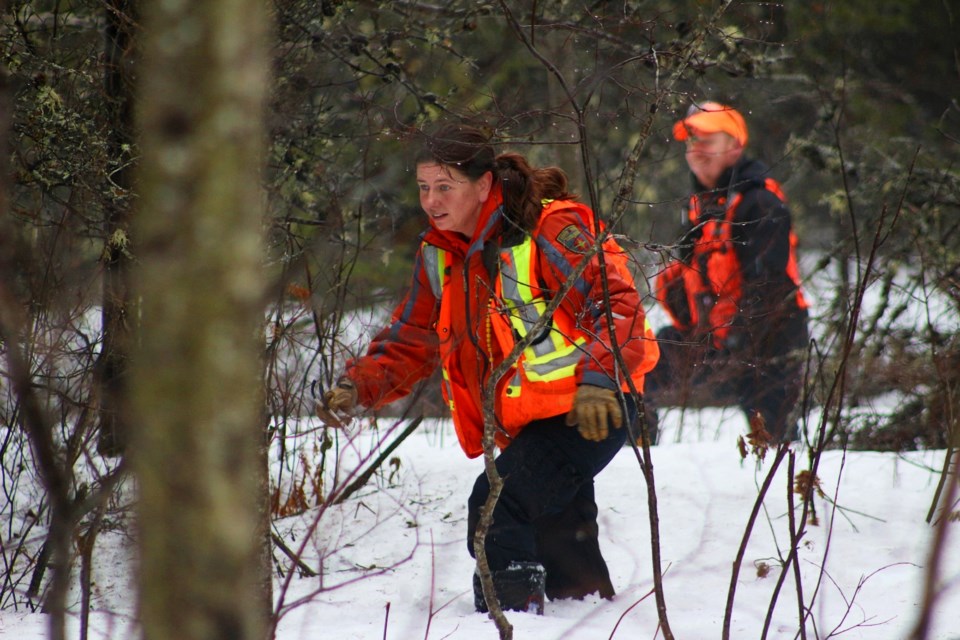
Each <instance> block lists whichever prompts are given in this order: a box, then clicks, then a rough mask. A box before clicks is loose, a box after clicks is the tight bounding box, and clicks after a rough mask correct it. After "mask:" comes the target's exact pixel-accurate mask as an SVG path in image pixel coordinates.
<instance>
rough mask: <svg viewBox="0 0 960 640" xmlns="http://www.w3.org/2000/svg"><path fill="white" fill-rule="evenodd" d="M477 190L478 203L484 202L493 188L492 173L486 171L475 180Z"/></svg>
mask: <svg viewBox="0 0 960 640" xmlns="http://www.w3.org/2000/svg"><path fill="white" fill-rule="evenodd" d="M477 188H478V190H479V195H480V202H486V201H487V198H489V197H490V191H491V189H492V188H493V172H492V171H487V172H486V173H484V174H483V175H482V176H480V178H479V179H477Z"/></svg>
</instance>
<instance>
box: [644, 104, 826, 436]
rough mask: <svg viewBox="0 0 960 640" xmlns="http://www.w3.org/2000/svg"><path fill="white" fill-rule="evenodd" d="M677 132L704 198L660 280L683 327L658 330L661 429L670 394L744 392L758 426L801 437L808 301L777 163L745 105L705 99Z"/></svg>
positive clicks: (658, 287) (652, 414)
mask: <svg viewBox="0 0 960 640" xmlns="http://www.w3.org/2000/svg"><path fill="white" fill-rule="evenodd" d="M673 135H674V138H676V139H677V140H678V141H681V142H683V143H685V145H686V160H687V164H688V166H689V167H690V171H691V174H692V177H693V195H692V196H691V197H690V200H689V205H688V209H687V226H686V232H685V234H684V236H683V239H682V240H681V241H680V243H679V244H678V245H676V248H677V254H676V255H675V258H676V259H675V260H672V261H670V262H668V264H667V265H666V267H665V268H664V270H663V271H662V272H661V273H660V275H659V276H658V278H657V281H656V283H655V287H654V288H655V295H656V297H657V299H658V301H659V302H660V303H661V305H662V306H663V307H664V308H665V309H666V311H667V313H668V314H669V316H670V318H671V320H672V322H673V324H672V326H669V327H665V328H663V329H661V330H660V331H659V332H658V333H657V338H658V341H659V342H660V349H661V358H660V362H659V363H658V364H657V367H656V368H655V369H654V370H653V371H652V372H651V373H650V374H649V375H648V376H647V388H646V402H647V414H648V419H649V420H650V421H651V425H652V426H654V428H655V425H656V422H657V420H656V417H657V413H656V407H657V405H658V403H660V402H661V401H662V400H663V399H664V396H665V395H666V394H668V393H669V394H670V395H672V396H674V397H677V395H678V393H677V392H678V391H679V392H680V393H679V396H680V397H684V396H686V397H689V396H690V395H692V394H697V393H706V394H708V395H710V396H719V397H732V398H733V399H734V401H735V402H736V403H737V404H738V405H739V406H740V408H741V409H742V410H743V411H744V413H745V414H746V415H747V418H748V420H749V423H750V425H751V429H752V430H754V431H759V427H761V426H762V427H764V428H765V430H766V431H767V432H768V433H769V434H770V435H771V436H772V438H773V439H774V441H792V440H796V439H798V438H799V434H798V430H797V424H796V419H795V416H794V415H793V410H794V408H795V405H796V402H797V399H798V397H799V392H800V386H801V382H802V380H801V370H802V369H801V365H800V362H801V360H800V359H799V358H798V353H799V352H802V350H803V349H804V348H805V347H806V345H807V342H808V340H809V334H808V329H807V306H808V305H807V302H806V300H805V299H804V296H803V293H802V292H801V290H800V277H799V272H798V269H797V258H796V253H795V246H796V243H797V241H796V237H795V236H794V233H793V230H792V224H791V219H790V211H789V209H788V208H787V204H786V198H785V196H784V194H783V192H782V190H781V189H780V187H779V185H778V184H777V183H776V182H775V181H774V180H773V179H772V178H771V177H770V175H769V169H768V168H767V166H766V165H764V164H763V163H762V162H760V161H758V160H754V159H751V158H748V157H746V156H745V155H744V149H745V147H746V145H747V140H748V131H747V125H746V122H745V121H744V119H743V116H742V115H741V114H740V113H739V112H738V111H737V110H736V109H733V108H731V107H728V106H726V105H722V104H718V103H716V102H704V103H701V104H699V105H694V106H693V107H691V108H690V110H689V112H688V113H687V116H686V117H685V118H683V119H682V120H680V121H679V122H677V123H676V124H675V125H674V129H673ZM652 430H655V429H652Z"/></svg>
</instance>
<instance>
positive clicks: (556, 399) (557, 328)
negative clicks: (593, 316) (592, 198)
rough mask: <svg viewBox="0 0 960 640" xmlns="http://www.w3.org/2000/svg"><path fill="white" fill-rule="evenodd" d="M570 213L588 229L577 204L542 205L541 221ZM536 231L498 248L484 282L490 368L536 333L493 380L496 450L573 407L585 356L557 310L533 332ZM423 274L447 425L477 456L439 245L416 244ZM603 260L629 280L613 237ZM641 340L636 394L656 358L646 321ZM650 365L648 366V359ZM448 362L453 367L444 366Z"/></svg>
mask: <svg viewBox="0 0 960 640" xmlns="http://www.w3.org/2000/svg"><path fill="white" fill-rule="evenodd" d="M570 209H575V210H577V211H578V212H579V213H580V215H581V217H582V218H583V219H584V223H585V224H589V225H590V227H589V228H590V229H592V228H593V227H592V222H593V214H592V212H591V211H590V209H589V208H588V207H586V206H584V205H581V204H580V203H576V202H570V201H556V202H552V201H548V202H546V203H545V207H544V209H543V212H542V214H541V218H540V221H541V223H542V221H543V220H544V219H546V217H547V216H548V215H550V214H551V213H553V212H555V211H559V210H570ZM536 236H537V232H536V231H535V232H534V234H533V235H532V236H531V235H528V236H526V237H525V238H524V240H523V242H521V243H520V244H518V245H516V246H513V247H503V248H501V250H500V252H499V267H500V268H499V273H498V276H497V277H496V279H495V281H494V282H492V283H491V285H492V289H493V295H492V296H490V298H489V302H488V305H487V309H486V312H485V315H484V320H483V326H482V327H481V329H480V333H481V335H480V336H479V338H480V341H481V342H482V343H483V344H484V346H485V347H486V349H487V351H488V352H489V353H494V354H497V356H498V357H496V358H494V361H495V363H499V362H500V361H501V360H502V359H503V358H505V357H506V356H507V355H508V354H509V353H510V352H511V351H512V350H513V348H514V346H515V345H516V344H517V342H519V341H521V340H523V339H525V338H526V337H527V336H529V335H531V333H532V332H534V331H536V337H535V338H534V340H533V341H532V342H531V343H530V344H529V345H528V346H527V347H526V348H525V349H524V350H523V351H522V352H521V354H520V356H519V358H518V359H517V360H516V362H514V364H513V365H512V366H511V367H510V368H509V370H508V371H507V373H506V375H504V376H503V377H502V378H501V379H500V381H499V382H498V383H497V388H496V399H495V403H494V409H495V413H496V416H497V419H498V421H499V426H500V427H501V428H502V430H503V432H505V434H506V436H509V437H506V436H504V435H503V434H502V433H498V434H497V445H498V446H500V447H501V448H503V447H505V446H506V445H507V444H509V441H510V438H511V437H513V436H515V435H517V434H518V433H519V432H520V430H521V429H522V428H523V427H524V426H526V425H527V424H529V423H530V422H531V421H533V420H537V419H542V418H548V417H551V416H556V415H562V414H564V413H567V412H568V411H570V409H571V408H572V407H573V398H574V394H575V392H576V389H577V379H576V374H577V367H578V365H579V363H580V361H581V359H582V358H583V357H584V352H583V350H582V346H583V345H584V344H586V343H587V342H588V341H589V340H590V338H589V336H587V335H585V334H584V333H583V332H582V331H581V330H580V329H579V328H578V324H577V322H576V320H575V319H574V318H572V317H571V316H570V314H569V313H568V312H567V311H566V310H565V309H564V308H563V307H558V308H557V309H556V311H555V312H554V313H553V316H552V317H551V319H550V322H548V323H547V324H545V325H544V326H543V327H541V328H540V329H536V327H535V325H536V323H537V322H538V320H540V318H541V317H542V316H543V315H544V313H545V311H546V307H547V305H548V304H549V302H550V298H549V293H550V292H548V291H544V290H543V289H541V287H540V285H539V282H540V278H539V276H538V269H539V264H540V262H539V256H538V253H539V251H540V249H539V247H538V245H537V241H536ZM421 254H422V255H423V259H424V265H425V269H426V272H427V275H428V278H429V279H430V286H431V289H433V293H434V296H435V297H436V298H437V299H438V300H439V301H440V310H439V319H438V322H437V333H438V335H439V336H440V365H441V369H442V373H443V383H442V390H443V397H444V400H445V401H446V402H447V405H448V406H449V408H450V411H451V414H452V416H453V421H454V426H455V427H456V430H457V435H458V437H459V438H460V441H461V444H462V445H463V446H464V449H465V450H466V451H467V453H468V455H469V454H470V453H471V451H476V449H475V447H476V445H477V444H478V443H479V435H480V434H478V433H477V429H478V426H479V427H480V431H481V432H482V424H483V420H482V410H481V408H480V407H477V406H476V403H477V399H476V398H475V397H473V395H472V394H471V393H470V391H469V388H468V386H467V385H464V384H461V383H460V380H461V378H462V376H461V374H460V373H459V371H457V370H455V367H456V365H457V363H456V362H454V363H451V359H453V358H455V357H456V353H457V346H456V345H455V344H453V341H451V340H445V337H446V336H447V335H449V334H450V327H451V325H452V317H451V316H452V314H462V313H464V310H463V309H462V308H459V307H458V308H453V307H454V306H455V304H453V303H451V300H452V299H453V298H454V296H451V295H444V290H445V289H446V287H447V286H448V285H449V284H450V279H451V275H450V274H451V271H452V269H450V266H451V265H450V264H449V262H450V260H451V259H452V254H451V253H450V252H448V251H445V250H443V249H441V248H439V247H436V246H433V245H430V244H428V243H424V244H423V246H422V247H421ZM604 259H605V261H606V262H607V264H608V265H610V267H612V268H614V269H616V270H617V271H618V273H619V274H621V275H622V276H626V277H627V278H629V282H633V279H632V276H630V274H629V271H628V270H627V256H626V255H625V254H624V252H623V250H622V249H620V247H619V246H618V245H617V244H616V242H614V241H613V240H612V239H611V240H608V241H607V242H606V243H605V245H604ZM644 337H645V338H646V339H647V340H648V342H647V343H646V344H648V345H649V346H648V347H647V350H646V351H645V353H644V362H643V363H642V364H641V365H639V366H638V367H637V368H636V370H635V371H634V372H632V373H631V375H630V378H631V379H632V380H633V383H634V385H635V387H636V389H637V390H638V391H642V389H643V377H644V373H645V372H646V371H649V370H650V369H652V368H653V366H654V364H655V363H656V361H657V358H658V357H659V350H658V349H657V348H656V340H655V337H654V334H653V330H652V329H651V327H650V325H649V323H648V322H646V321H645V324H644ZM648 361H649V362H648ZM451 364H453V365H454V366H453V367H451ZM621 387H622V388H623V389H624V390H625V391H628V392H629V383H627V381H626V380H622V381H621Z"/></svg>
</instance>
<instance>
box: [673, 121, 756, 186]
mask: <svg viewBox="0 0 960 640" xmlns="http://www.w3.org/2000/svg"><path fill="white" fill-rule="evenodd" d="M686 145H687V164H688V165H689V166H690V171H692V172H693V175H695V176H697V180H699V181H700V184H702V185H703V186H705V187H709V188H711V189H712V188H713V187H715V186H717V180H719V179H720V176H721V175H723V172H724V171H726V169H727V168H728V167H732V166H733V165H734V164H735V163H736V162H737V160H738V159H739V158H740V155H741V154H742V153H743V147H741V146H740V143H738V142H737V140H736V138H734V137H733V136H730V135H728V134H726V133H724V132H722V131H717V132H716V133H703V132H701V131H698V130H696V129H692V130H691V131H690V137H689V138H687V140H686Z"/></svg>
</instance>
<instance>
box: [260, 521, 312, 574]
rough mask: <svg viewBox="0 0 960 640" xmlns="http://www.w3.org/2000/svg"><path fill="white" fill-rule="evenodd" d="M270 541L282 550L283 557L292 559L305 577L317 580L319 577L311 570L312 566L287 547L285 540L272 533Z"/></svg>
mask: <svg viewBox="0 0 960 640" xmlns="http://www.w3.org/2000/svg"><path fill="white" fill-rule="evenodd" d="M270 539H271V540H273V544H275V545H277V548H278V549H280V551H283V555H285V556H287V557H288V558H290V560H291V561H292V562H293V563H294V564H295V565H297V568H298V569H299V570H300V574H301V575H304V576H306V577H308V578H315V577H316V576H317V572H316V571H314V570H313V569H311V568H310V565H308V564H307V563H305V562H304V561H303V560H301V559H300V556H298V555H297V554H296V552H295V551H294V550H293V549H291V548H290V547H288V546H287V543H286V542H284V541H283V538H281V537H280V536H278V535H277V534H276V533H275V532H273V531H271V532H270Z"/></svg>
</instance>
